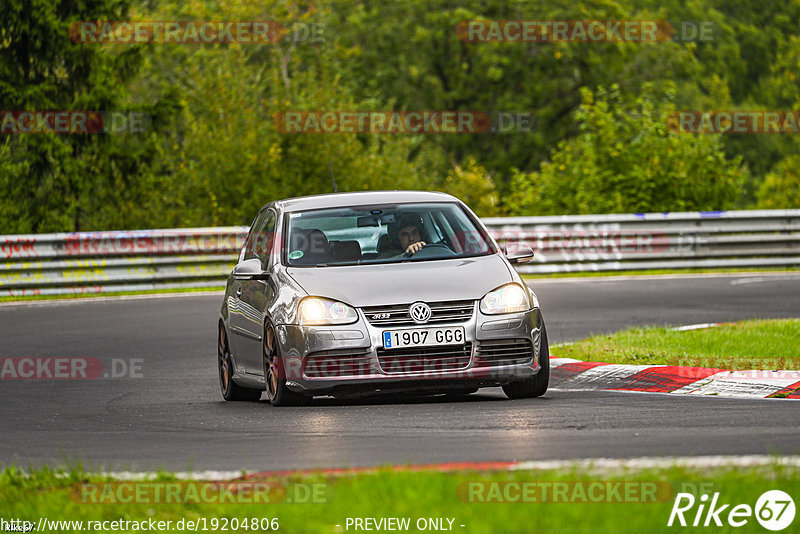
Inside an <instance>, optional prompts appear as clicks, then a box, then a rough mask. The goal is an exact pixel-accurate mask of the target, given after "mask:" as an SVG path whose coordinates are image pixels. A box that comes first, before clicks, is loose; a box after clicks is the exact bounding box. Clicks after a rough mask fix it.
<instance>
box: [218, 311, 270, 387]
mask: <svg viewBox="0 0 800 534" xmlns="http://www.w3.org/2000/svg"><path fill="white" fill-rule="evenodd" d="M217 370H218V373H219V389H220V391H222V398H223V399H225V400H226V401H257V400H258V399H260V398H261V390H260V389H250V388H243V387H242V386H240V385H238V384H236V382H234V381H233V359H232V358H231V351H230V346H229V345H228V335H227V333H226V332H225V325H223V324H222V322H220V323H219V334H218V335H217Z"/></svg>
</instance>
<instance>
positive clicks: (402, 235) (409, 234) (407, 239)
mask: <svg viewBox="0 0 800 534" xmlns="http://www.w3.org/2000/svg"><path fill="white" fill-rule="evenodd" d="M397 239H399V240H400V246H401V248H402V249H403V250H405V249H406V248H408V245H410V244H411V243H416V242H417V241H420V240H421V239H422V236H421V235H420V234H419V228H417V227H416V226H404V227H402V228H401V229H400V231H399V232H397Z"/></svg>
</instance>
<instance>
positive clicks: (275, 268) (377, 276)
mask: <svg viewBox="0 0 800 534" xmlns="http://www.w3.org/2000/svg"><path fill="white" fill-rule="evenodd" d="M532 256H533V252H532V251H531V249H530V248H527V247H520V249H519V250H517V251H516V252H515V253H513V254H512V253H507V252H506V251H501V250H500V249H499V247H498V245H497V243H496V242H495V241H494V240H493V239H492V237H491V236H490V235H489V233H488V232H487V231H486V228H485V227H484V226H483V224H482V223H481V221H480V220H479V219H478V217H477V216H476V215H475V214H474V213H473V212H472V211H471V210H470V209H469V208H468V207H467V206H466V205H464V203H462V202H461V201H459V200H458V199H457V198H455V197H453V196H450V195H446V194H443V193H430V192H422V191H378V192H363V193H334V194H328V195H318V196H309V197H301V198H292V199H288V200H280V201H275V202H271V203H269V204H267V205H266V206H264V208H263V209H262V210H261V211H260V212H259V213H258V215H257V216H256V218H255V220H254V221H253V224H252V226H251V228H250V231H249V233H248V235H247V239H246V241H245V244H244V246H243V248H242V251H241V254H240V255H239V260H238V263H237V265H236V266H235V267H234V269H233V272H232V273H231V275H230V277H229V278H228V282H227V287H226V290H225V298H224V300H223V303H222V309H221V311H220V318H219V334H218V368H219V381H220V387H221V389H222V396H223V397H224V398H225V399H226V400H258V399H259V398H260V397H261V394H262V392H263V391H264V390H266V392H267V398H268V399H269V401H270V402H271V403H272V404H273V405H275V406H281V405H292V404H295V405H296V404H302V403H304V402H306V401H307V400H308V399H310V398H312V397H314V396H318V395H331V396H351V395H364V394H379V393H393V392H395V393H400V392H403V393H411V394H418V395H428V394H451V395H465V394H469V393H472V392H474V391H477V389H478V388H481V387H493V386H495V387H496V386H502V388H503V391H504V392H505V393H506V395H507V396H508V397H510V398H524V397H538V396H541V395H543V394H544V393H545V391H546V390H547V386H548V381H549V376H550V365H549V351H548V345H547V333H546V331H545V326H544V321H543V319H542V314H541V311H540V310H539V302H538V301H537V299H536V295H535V294H534V293H533V291H532V290H530V289H529V288H528V287H527V286H526V285H525V284H524V283H523V281H522V280H521V278H520V277H519V275H518V274H517V273H516V271H515V270H514V269H513V268H512V266H511V264H512V263H516V262H520V261H526V260H529V259H530V258H531V257H532Z"/></svg>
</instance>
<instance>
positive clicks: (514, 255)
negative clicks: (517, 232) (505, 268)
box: [503, 245, 533, 263]
mask: <svg viewBox="0 0 800 534" xmlns="http://www.w3.org/2000/svg"><path fill="white" fill-rule="evenodd" d="M503 254H505V255H506V258H507V259H508V261H510V262H511V263H524V262H527V261H530V260H532V259H533V249H532V248H531V247H529V246H527V245H517V246H515V247H514V248H513V249H512V250H511V251H510V252H509V250H508V248H507V247H503Z"/></svg>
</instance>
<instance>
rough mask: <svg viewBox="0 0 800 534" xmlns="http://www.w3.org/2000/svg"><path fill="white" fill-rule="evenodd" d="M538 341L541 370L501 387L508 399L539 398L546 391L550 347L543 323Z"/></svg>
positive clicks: (548, 382) (548, 375)
mask: <svg viewBox="0 0 800 534" xmlns="http://www.w3.org/2000/svg"><path fill="white" fill-rule="evenodd" d="M540 340H541V341H540V343H541V345H540V349H539V365H541V366H542V368H541V369H540V370H539V372H538V373H536V374H535V375H533V376H532V377H530V378H526V379H525V380H521V381H519V382H511V383H510V384H506V385H505V386H503V392H504V393H505V394H506V396H507V397H508V398H509V399H529V398H532V397H541V396H542V395H544V394H545V392H546V391H547V386H548V385H549V384H550V346H549V345H548V344H547V329H545V326H544V322H542V336H541V338H540Z"/></svg>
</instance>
